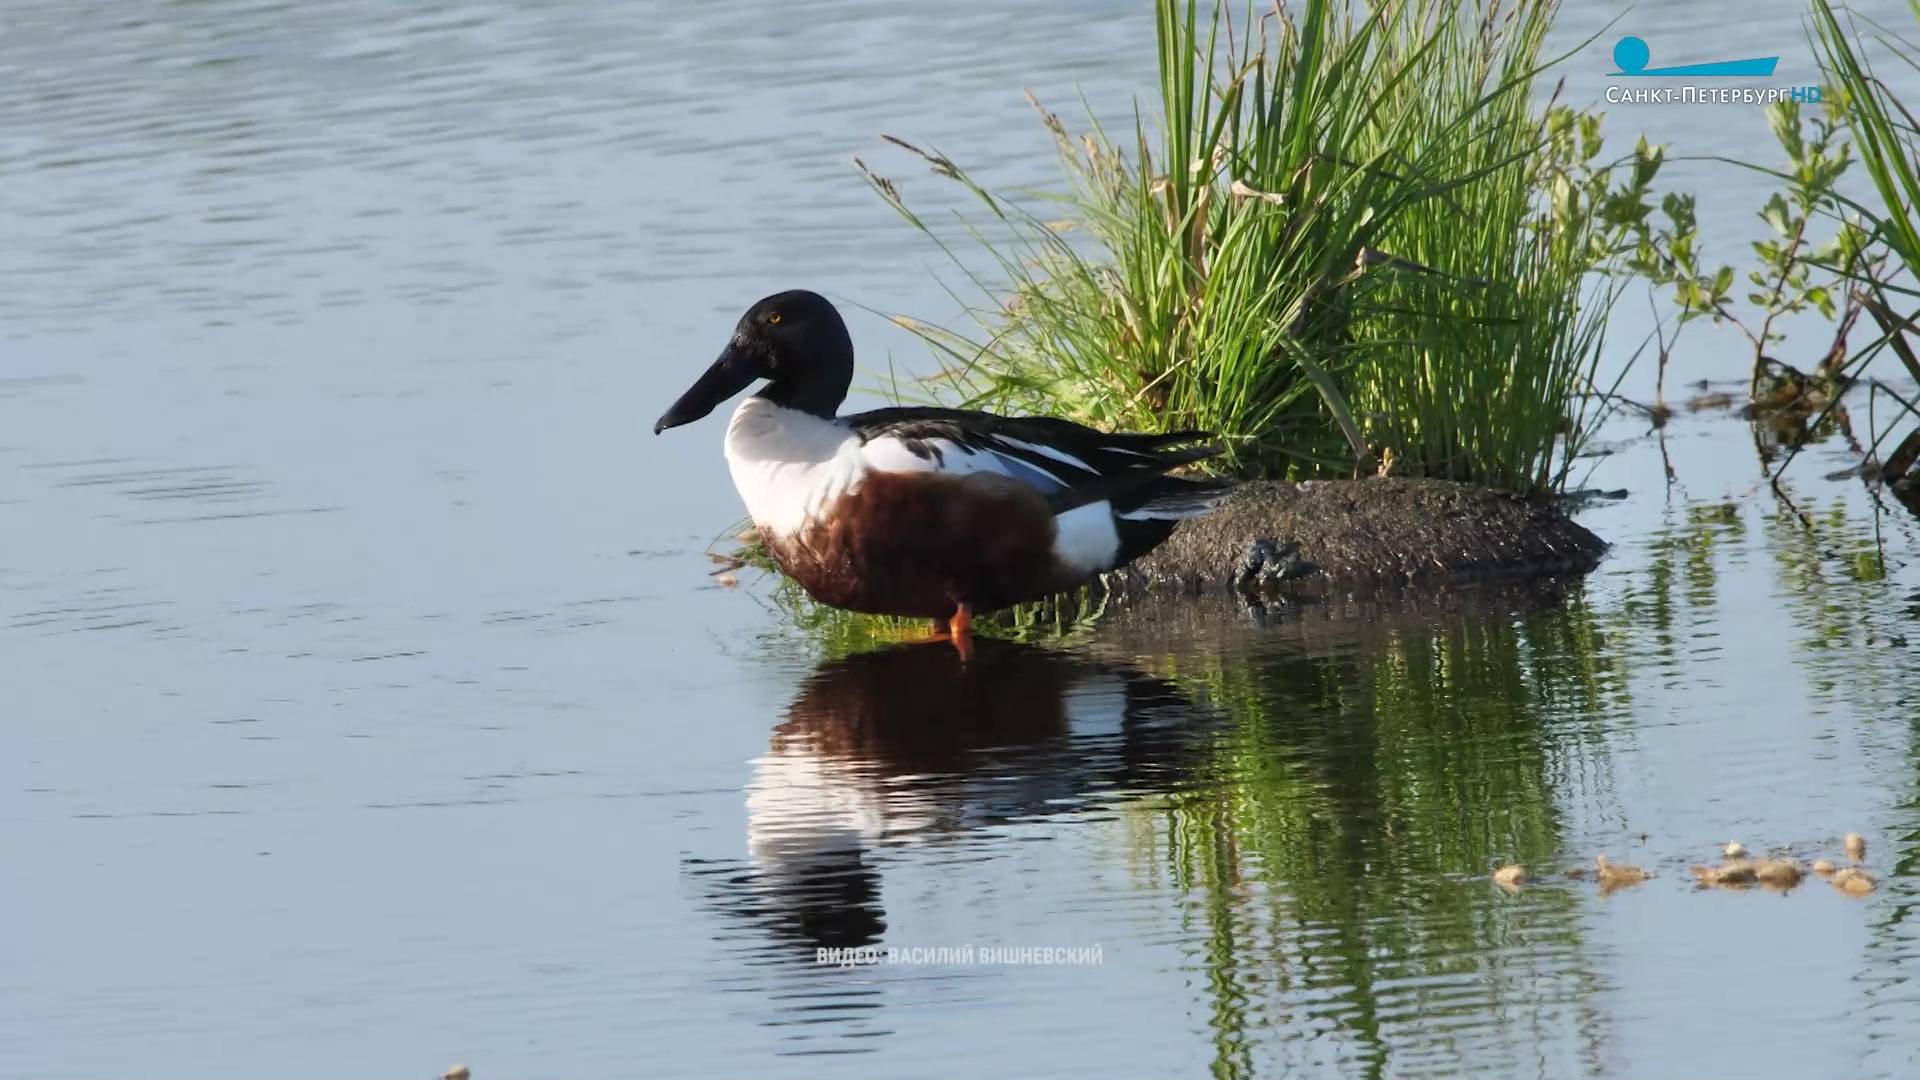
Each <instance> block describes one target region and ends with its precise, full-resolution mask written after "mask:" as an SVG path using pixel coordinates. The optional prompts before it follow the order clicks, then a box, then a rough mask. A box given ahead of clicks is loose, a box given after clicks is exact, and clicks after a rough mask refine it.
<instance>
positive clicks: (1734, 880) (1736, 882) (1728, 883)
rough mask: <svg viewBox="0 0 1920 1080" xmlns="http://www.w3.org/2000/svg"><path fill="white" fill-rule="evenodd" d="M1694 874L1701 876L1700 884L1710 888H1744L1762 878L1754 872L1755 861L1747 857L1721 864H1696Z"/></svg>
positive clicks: (1697, 876)
mask: <svg viewBox="0 0 1920 1080" xmlns="http://www.w3.org/2000/svg"><path fill="white" fill-rule="evenodd" d="M1727 846H1728V847H1734V846H1736V845H1732V844H1729V845H1727ZM1740 850H1742V851H1745V850H1746V849H1745V848H1741V849H1740ZM1693 876H1694V877H1696V878H1699V879H1700V884H1701V885H1702V886H1705V887H1706V888H1709V889H1714V888H1719V889H1744V888H1746V887H1747V886H1749V885H1752V884H1753V883H1754V882H1756V881H1759V880H1760V876H1759V875H1758V874H1756V873H1755V872H1754V869H1753V863H1752V862H1750V861H1748V860H1746V859H1729V860H1728V861H1726V862H1724V863H1721V864H1720V865H1719V866H1696V867H1694V868H1693Z"/></svg>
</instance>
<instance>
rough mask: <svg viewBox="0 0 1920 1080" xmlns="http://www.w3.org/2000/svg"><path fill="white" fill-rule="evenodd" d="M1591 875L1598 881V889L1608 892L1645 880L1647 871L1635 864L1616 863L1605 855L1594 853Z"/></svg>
mask: <svg viewBox="0 0 1920 1080" xmlns="http://www.w3.org/2000/svg"><path fill="white" fill-rule="evenodd" d="M1593 876H1594V877H1595V878H1596V879H1598V880H1599V882H1600V891H1601V892H1603V893H1610V892H1612V891H1613V890H1615V889H1627V888H1632V887H1633V886H1635V885H1638V884H1640V883H1642V882H1644V881H1646V880H1647V872H1646V871H1645V870H1642V869H1641V868H1639V867H1637V866H1630V865H1628V864H1626V863H1617V862H1614V861H1613V860H1611V859H1609V858H1607V857H1606V856H1605V855H1596V856H1594V859H1593Z"/></svg>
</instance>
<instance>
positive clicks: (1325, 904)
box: [1134, 595, 1626, 1076]
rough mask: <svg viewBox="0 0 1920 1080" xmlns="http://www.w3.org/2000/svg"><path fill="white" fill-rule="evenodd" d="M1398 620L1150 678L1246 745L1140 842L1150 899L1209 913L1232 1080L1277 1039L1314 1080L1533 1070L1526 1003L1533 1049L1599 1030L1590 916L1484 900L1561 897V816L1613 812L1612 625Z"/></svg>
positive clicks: (1577, 608) (1159, 663)
mask: <svg viewBox="0 0 1920 1080" xmlns="http://www.w3.org/2000/svg"><path fill="white" fill-rule="evenodd" d="M1378 616H1379V613H1377V612H1373V611H1370V610H1367V609H1359V610H1356V611H1354V612H1351V613H1347V614H1346V615H1344V616H1343V617H1344V618H1350V619H1352V620H1353V625H1352V627H1351V629H1352V631H1353V632H1352V633H1351V634H1350V635H1345V636H1344V637H1343V636H1342V635H1337V634H1336V635H1334V636H1333V638H1332V639H1331V640H1328V641H1324V642H1319V643H1311V644H1309V645H1308V646H1307V647H1305V648H1301V647H1299V643H1298V642H1297V641H1295V640H1293V639H1292V638H1291V637H1290V636H1289V635H1286V634H1284V633H1281V634H1279V635H1275V636H1271V637H1267V638H1264V639H1263V638H1254V639H1253V640H1252V641H1251V642H1243V643H1242V645H1241V647H1239V648H1228V649H1226V650H1222V651H1214V650H1200V651H1179V652H1175V653H1172V654H1167V655H1163V656H1161V657H1159V658H1157V659H1155V660H1150V661H1148V662H1146V663H1145V665H1144V666H1145V667H1147V668H1148V670H1152V671H1154V673H1155V674H1157V675H1159V676H1161V677H1163V678H1167V679H1168V680H1169V681H1171V682H1172V683H1174V684H1175V685H1177V686H1179V687H1180V688H1181V689H1182V690H1183V691H1185V692H1187V693H1189V694H1190V695H1192V696H1194V697H1195V698H1197V699H1201V700H1204V701H1206V702H1208V703H1210V704H1211V705H1213V706H1215V707H1217V708H1219V709H1221V710H1222V711H1224V713H1225V714H1226V716H1227V717H1228V720H1229V723H1228V724H1227V726H1226V727H1225V730H1224V732H1223V733H1222V735H1221V736H1220V737H1219V738H1218V740H1217V743H1216V747H1215V753H1214V754H1213V755H1212V758H1211V762H1210V765H1209V766H1208V767H1207V768H1206V769H1205V770H1204V771H1203V772H1202V773H1201V774H1199V775H1196V776H1195V777H1193V782H1192V783H1190V784H1189V785H1186V786H1185V787H1183V788H1182V789H1180V790H1178V791H1176V792H1175V793H1173V794H1172V795H1170V796H1169V797H1168V798H1166V799H1165V800H1161V801H1159V802H1157V803H1156V804H1151V805H1148V806H1145V807H1142V808H1141V809H1140V810H1139V811H1138V813H1139V814H1140V815H1142V816H1144V817H1145V818H1147V819H1148V820H1149V821H1150V822H1151V824H1150V825H1148V826H1144V827H1137V828H1136V832H1135V836H1134V842H1135V855H1136V860H1139V859H1143V858H1144V859H1148V860H1151V862H1152V864H1153V870H1152V872H1150V873H1149V877H1151V878H1155V879H1159V878H1162V877H1163V876H1164V880H1165V882H1166V884H1167V885H1169V886H1171V887H1173V888H1175V889H1178V890H1179V891H1181V892H1182V893H1183V894H1186V895H1187V896H1189V897H1190V898H1191V899H1192V903H1191V905H1190V906H1189V907H1188V908H1187V918H1188V919H1189V921H1190V929H1191V930H1192V931H1193V934H1194V938H1195V939H1196V940H1198V941H1200V942H1202V943H1203V944H1202V946H1201V955H1200V956H1199V957H1198V958H1197V962H1198V966H1199V967H1200V968H1201V970H1203V971H1204V972H1205V993H1206V996H1207V999H1208V1005H1207V1014H1208V1024H1209V1026H1210V1028H1211V1030H1212V1034H1213V1039H1214V1051H1215V1052H1214V1059H1213V1063H1212V1067H1213V1072H1214V1074H1215V1075H1218V1076H1241V1075H1249V1074H1250V1073H1252V1072H1253V1065H1254V1058H1253V1047H1254V1046H1255V1045H1256V1044H1257V1043H1260V1044H1264V1043H1265V1042H1266V1041H1267V1040H1269V1039H1272V1038H1273V1037H1274V1034H1275V1033H1276V1032H1277V1033H1280V1037H1281V1039H1282V1041H1283V1043H1293V1044H1295V1045H1293V1046H1286V1045H1283V1046H1280V1047H1272V1046H1266V1045H1263V1046H1262V1049H1263V1056H1264V1052H1265V1051H1269V1050H1277V1051H1278V1052H1279V1053H1280V1055H1281V1056H1282V1057H1283V1058H1289V1059H1294V1058H1297V1060H1292V1061H1289V1062H1288V1064H1291V1065H1295V1066H1306V1065H1312V1064H1316V1063H1319V1064H1324V1062H1325V1059H1326V1058H1328V1057H1334V1058H1338V1059H1342V1060H1345V1061H1347V1062H1349V1063H1350V1064H1354V1065H1363V1066H1364V1067H1365V1071H1366V1072H1367V1073H1368V1074H1369V1075H1383V1074H1384V1073H1385V1071H1386V1069H1387V1064H1388V1060H1389V1057H1390V1056H1391V1058H1392V1061H1393V1071H1394V1072H1395V1073H1396V1074H1400V1073H1404V1072H1413V1071H1424V1070H1428V1069H1435V1070H1439V1071H1443V1072H1455V1071H1468V1070H1472V1069H1475V1068H1478V1067H1483V1066H1487V1065H1492V1064H1496V1063H1499V1064H1507V1065H1512V1064H1515V1063H1517V1062H1518V1061H1520V1060H1522V1059H1526V1060H1531V1058H1532V1055H1534V1054H1536V1053H1537V1052H1538V1051H1537V1048H1536V1046H1535V1043H1536V1041H1537V1040H1538V1037H1539V1035H1540V1034H1542V1033H1541V1032H1538V1031H1527V1030H1521V1026H1520V1023H1519V1021H1518V1020H1517V1019H1514V1018H1513V1016H1512V1014H1511V1013H1510V1012H1509V1011H1508V1009H1507V1008H1505V1005H1506V1004H1508V1003H1512V1002H1515V1001H1519V1000H1530V1001H1531V1002H1532V1003H1533V1011H1532V1012H1530V1013H1529V1014H1528V1015H1527V1022H1528V1024H1529V1025H1530V1026H1534V1025H1538V1024H1540V1023H1541V1022H1542V1021H1543V1018H1546V1017H1557V1018H1558V1021H1557V1023H1556V1025H1555V1026H1556V1027H1558V1028H1559V1030H1558V1031H1557V1032H1556V1033H1555V1034H1556V1035H1557V1036H1558V1039H1557V1040H1556V1041H1557V1042H1558V1043H1559V1044H1560V1045H1563V1046H1576V1045H1582V1044H1588V1045H1590V1043H1589V1042H1588V1041H1589V1040H1590V1039H1591V1038H1593V1037H1594V1036H1593V1035H1592V1033H1593V1032H1596V1031H1598V1030H1599V1028H1600V1026H1601V1025H1600V1023H1599V1021H1598V1020H1597V1018H1596V1015H1595V1012H1594V1009H1593V1007H1592V1006H1591V1005H1590V1004H1589V1003H1588V1001H1589V999H1590V998H1591V997H1592V994H1593V991H1594V990H1595V989H1596V985H1595V983H1596V980H1595V978H1594V977H1593V975H1592V974H1591V971H1592V965H1591V964H1589V963H1588V962H1587V961H1586V960H1585V959H1583V957H1582V953H1583V951H1584V946H1583V943H1582V941H1581V938H1580V929H1579V925H1578V921H1577V914H1578V903H1579V901H1578V900H1577V898H1576V897H1575V896H1574V895H1573V894H1572V893H1570V892H1568V891H1567V890H1564V889H1557V888H1545V889H1536V890H1531V891H1529V892H1527V893H1525V894H1524V895H1523V896H1521V897H1518V898H1512V897H1508V896H1506V895H1503V894H1501V893H1499V892H1498V891H1497V890H1495V889H1494V888H1493V887H1492V886H1491V885H1490V884H1489V883H1488V881H1487V874H1488V872H1489V871H1490V870H1491V869H1492V868H1493V867H1494V866H1496V865H1498V864H1500V863H1502V862H1505V861H1508V860H1517V861H1520V862H1523V863H1527V864H1529V865H1532V866H1534V867H1536V868H1537V871H1536V872H1540V871H1545V872H1548V873H1551V867H1553V866H1554V865H1556V864H1557V863H1558V860H1559V858H1560V855H1561V851H1562V847H1563V843H1562V828H1561V822H1562V816H1563V807H1562V805H1561V804H1560V802H1559V800H1561V799H1563V798H1566V797H1569V795H1570V794H1574V793H1578V794H1579V795H1580V796H1583V797H1586V798H1589V799H1598V800H1601V801H1606V800H1607V798H1608V792H1609V791H1610V788H1611V784H1610V781H1609V777H1608V771H1609V764H1608V761H1607V758H1606V754H1605V748H1604V746H1603V744H1602V741H1601V738H1600V734H1601V731H1602V729H1601V727H1600V726H1599V723H1598V720H1597V718H1599V717H1601V716H1603V715H1605V714H1606V713H1607V712H1608V711H1610V710H1618V711H1624V709H1625V706H1626V698H1625V688H1624V680H1623V677H1622V674H1621V672H1620V671H1619V670H1618V667H1617V664H1616V663H1615V661H1614V660H1613V659H1612V658H1611V657H1610V656H1609V655H1608V654H1607V653H1606V652H1605V651H1604V649H1603V644H1604V641H1605V635H1604V633H1603V631H1602V628H1601V621H1600V620H1599V619H1598V618H1597V617H1596V616H1595V614H1594V613H1593V612H1592V611H1591V610H1590V609H1589V608H1588V606H1587V605H1586V603H1585V602H1584V600H1583V599H1582V598H1581V597H1579V596H1578V595H1575V596H1573V597H1570V598H1568V599H1567V600H1566V601H1565V602H1564V603H1562V604H1561V605H1560V606H1558V607H1556V608H1549V609H1545V610H1531V611H1520V612H1515V611H1513V610H1510V609H1509V608H1506V607H1503V606H1501V605H1499V604H1495V605H1493V606H1492V607H1490V608H1488V609H1487V610H1483V611H1467V612H1464V613H1461V614H1457V615H1455V616H1453V617H1451V618H1445V619H1441V620H1401V621H1397V622H1396V621H1393V620H1391V619H1390V618H1389V619H1387V621H1386V622H1385V624H1384V626H1383V625H1381V623H1380V622H1379V621H1377V617H1378ZM1317 617H1318V616H1317V615H1310V616H1309V618H1317ZM1276 638H1277V639H1278V640H1279V641H1282V642H1284V644H1282V645H1281V646H1280V647H1277V648H1276V647H1272V646H1273V645H1274V643H1275V641H1276ZM1263 644H1265V645H1266V646H1267V647H1261V646H1262V645H1263ZM1249 646H1252V647H1249ZM1488 1025H1491V1028H1492V1030H1480V1029H1482V1028H1484V1027H1486V1026H1488ZM1503 1055H1504V1056H1506V1057H1507V1058H1508V1059H1509V1060H1507V1061H1505V1062H1499V1057H1500V1056H1503ZM1586 1057H1587V1058H1588V1064H1591V1062H1592V1055H1591V1054H1588V1055H1586ZM1567 1064H1569V1065H1573V1064H1577V1063H1576V1062H1568V1063H1567ZM1593 1067H1594V1068H1597V1066H1593Z"/></svg>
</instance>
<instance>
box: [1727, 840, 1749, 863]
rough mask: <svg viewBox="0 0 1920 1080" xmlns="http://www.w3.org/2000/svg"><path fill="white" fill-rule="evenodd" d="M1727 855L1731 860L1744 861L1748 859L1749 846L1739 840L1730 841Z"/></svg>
mask: <svg viewBox="0 0 1920 1080" xmlns="http://www.w3.org/2000/svg"><path fill="white" fill-rule="evenodd" d="M1725 854H1726V856H1727V858H1729V859H1744V858H1746V857H1747V845H1745V844H1743V843H1741V842H1740V841H1738V840H1733V841H1730V842H1728V844H1727V850H1726V852H1725Z"/></svg>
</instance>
